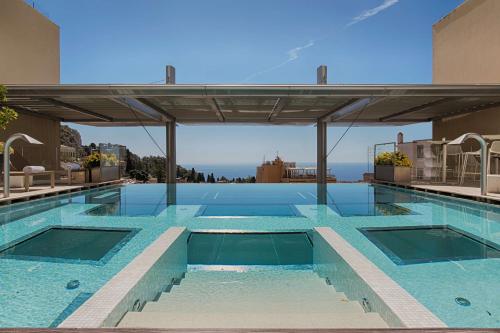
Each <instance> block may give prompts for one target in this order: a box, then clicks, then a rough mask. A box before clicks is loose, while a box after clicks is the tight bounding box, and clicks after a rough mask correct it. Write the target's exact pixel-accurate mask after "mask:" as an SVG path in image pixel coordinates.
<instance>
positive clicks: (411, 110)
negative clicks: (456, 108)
mask: <svg viewBox="0 0 500 333" xmlns="http://www.w3.org/2000/svg"><path fill="white" fill-rule="evenodd" d="M450 100H451V98H441V99H438V100H436V101H433V102H429V103H425V104H422V105H419V106H415V107H413V108H409V109H407V110H403V111H401V112H397V113H394V114H391V115H388V116H385V117H382V118H380V119H379V120H380V121H386V120H389V119H394V118H398V117H401V116H405V115H408V114H411V113H415V112H419V111H422V110H425V109H428V108H430V107H433V106H436V105H440V104H443V103H447V102H449V101H450Z"/></svg>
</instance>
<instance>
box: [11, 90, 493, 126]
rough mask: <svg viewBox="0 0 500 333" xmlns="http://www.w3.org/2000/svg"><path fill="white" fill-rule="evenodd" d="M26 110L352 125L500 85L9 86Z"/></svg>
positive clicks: (477, 99) (94, 117) (423, 114)
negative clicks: (322, 122)
mask: <svg viewBox="0 0 500 333" xmlns="http://www.w3.org/2000/svg"><path fill="white" fill-rule="evenodd" d="M7 89H8V94H9V99H8V102H7V105H9V106H11V107H13V108H15V109H16V110H18V111H19V112H21V113H28V114H37V115H42V116H45V117H50V118H53V119H57V120H60V121H64V122H74V123H80V124H86V125H94V126H136V125H141V124H143V125H164V124H165V122H169V121H177V123H180V124H186V125H189V124H193V125H196V124H225V123H226V124H260V125H264V124H267V125H312V124H315V123H317V122H318V121H324V122H327V123H328V124H329V125H337V126H345V125H349V124H351V123H354V125H355V126H370V125H376V126H380V125H406V124H413V123H421V122H428V121H432V120H439V119H444V118H448V117H456V116H460V115H463V114H468V113H472V112H477V111H481V110H485V109H489V108H494V107H499V106H500V85H192V84H187V85H184V84H175V85H96V84H88V85H10V86H7Z"/></svg>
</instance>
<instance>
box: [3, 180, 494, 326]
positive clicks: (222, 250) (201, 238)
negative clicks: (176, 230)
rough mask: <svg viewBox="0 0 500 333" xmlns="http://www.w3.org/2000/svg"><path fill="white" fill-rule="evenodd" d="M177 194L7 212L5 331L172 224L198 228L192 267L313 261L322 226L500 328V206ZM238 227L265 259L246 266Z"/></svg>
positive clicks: (358, 193)
mask: <svg viewBox="0 0 500 333" xmlns="http://www.w3.org/2000/svg"><path fill="white" fill-rule="evenodd" d="M176 189H177V191H176V204H175V205H168V202H169V200H168V194H167V193H168V191H167V188H166V185H165V184H150V185H126V186H115V187H108V188H101V189H98V190H91V191H87V192H80V193H75V194H71V195H64V196H58V197H53V198H47V199H42V200H38V201H32V202H28V203H22V204H15V205H11V206H8V207H3V208H1V209H0V221H1V223H2V224H1V232H0V282H1V286H0V293H1V296H0V326H1V327H26V326H31V327H50V326H52V327H54V326H57V325H58V324H59V323H61V322H62V321H63V320H64V319H65V318H67V317H68V315H70V314H71V313H72V312H73V311H74V310H75V309H77V308H78V307H79V306H80V305H81V304H83V303H84V302H85V301H86V300H87V299H89V297H91V296H92V295H93V294H94V293H96V292H97V291H98V290H99V289H100V288H101V287H102V286H103V285H104V284H105V283H106V282H107V281H109V280H110V279H111V278H112V277H113V276H114V275H115V274H117V273H118V272H119V271H120V270H121V269H123V268H124V267H125V266H126V265H127V264H128V263H129V262H131V261H132V260H133V258H135V257H136V256H137V255H139V254H140V253H141V252H143V251H144V249H145V248H146V247H147V246H148V245H149V244H151V243H152V242H153V241H155V240H156V239H157V238H158V237H159V236H160V235H161V234H163V233H164V232H165V231H166V230H167V229H168V228H170V227H173V226H185V227H187V228H188V229H189V230H190V231H192V232H193V233H192V234H191V235H190V242H191V244H192V245H191V246H190V253H189V261H190V264H192V265H204V264H206V263H207V262H210V263H215V264H217V265H222V266H227V265H232V264H235V263H238V264H240V265H241V264H248V265H269V266H272V265H275V264H281V265H283V264H287V263H289V264H291V265H309V264H310V263H311V253H310V251H311V246H312V244H311V243H310V242H309V240H310V239H309V236H308V232H309V231H311V230H312V229H313V228H314V227H318V226H323V227H329V228H332V229H333V230H335V231H336V232H337V233H338V234H339V235H341V236H342V237H343V238H344V239H345V240H346V241H347V242H349V243H350V244H351V245H352V246H353V247H355V248H356V249H357V250H358V251H359V252H361V253H362V254H363V255H364V256H365V257H366V258H368V259H369V260H370V261H371V262H373V263H374V264H375V265H376V266H377V267H378V268H379V269H381V270H382V271H383V272H384V273H386V274H387V275H388V276H389V277H390V278H392V279H393V280H394V281H395V282H396V283H398V284H399V285H400V286H401V287H403V288H404V289H405V290H406V291H407V292H408V293H410V294H411V295H412V296H413V297H414V298H416V299H417V300H418V301H419V302H420V303H421V304H423V305H424V306H425V307H427V308H428V309H429V310H430V311H432V312H433V313H434V314H435V315H436V316H437V317H439V319H441V320H442V321H443V322H445V323H446V324H447V325H449V326H451V327H500V303H499V300H500V255H499V254H500V208H499V207H495V206H491V205H486V204H480V203H475V202H471V201H466V200H460V199H451V198H446V197H442V196H437V195H430V194H423V193H418V192H415V191H410V190H403V189H395V188H389V187H384V186H372V185H367V184H329V185H328V203H327V205H317V193H316V185H315V184H241V185H237V184H179V185H177V187H176ZM207 232H208V234H207ZM209 232H212V234H210V233H209ZM213 232H223V234H213ZM234 232H238V233H241V232H247V234H246V235H245V236H244V239H245V243H244V244H243V245H245V246H246V245H248V249H252V248H254V245H255V244H258V246H259V247H261V248H262V249H263V251H264V250H265V251H264V252H265V253H267V254H266V255H265V256H263V257H262V258H260V259H259V258H257V259H258V260H257V259H256V260H257V261H255V262H245V251H247V250H246V249H247V248H245V246H243V247H241V248H242V250H241V251H242V252H241V253H234V252H231V249H233V248H234V247H233V246H232V245H231V244H235V243H238V244H240V245H241V244H242V241H241V240H239V238H238V237H240V236H238V234H232V233H234ZM263 232H269V233H268V234H265V233H263ZM271 232H272V233H271ZM285 232H286V233H285ZM252 244H253V245H252ZM290 249H293V251H292V250H290ZM297 249H299V250H297ZM300 249H301V250H300ZM294 251H295V252H294ZM264 252H263V253H264ZM464 299H465V300H466V301H467V302H464V301H463V300H464ZM27 312H29V313H30V315H29V316H27V315H26V313H27Z"/></svg>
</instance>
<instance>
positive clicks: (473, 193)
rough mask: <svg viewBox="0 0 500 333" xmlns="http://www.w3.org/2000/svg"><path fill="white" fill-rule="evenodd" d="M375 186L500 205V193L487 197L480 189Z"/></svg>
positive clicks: (380, 183) (396, 184)
mask: <svg viewBox="0 0 500 333" xmlns="http://www.w3.org/2000/svg"><path fill="white" fill-rule="evenodd" d="M373 184H379V185H388V186H395V187H402V188H407V189H411V190H418V191H423V192H430V193H435V194H442V195H448V196H451V197H459V198H464V199H470V200H476V201H481V202H487V203H492V204H500V193H492V192H488V194H487V195H481V191H480V189H479V187H468V186H454V185H423V184H411V183H390V182H384V181H376V180H375V181H373Z"/></svg>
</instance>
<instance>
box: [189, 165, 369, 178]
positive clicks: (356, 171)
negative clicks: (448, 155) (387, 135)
mask: <svg viewBox="0 0 500 333" xmlns="http://www.w3.org/2000/svg"><path fill="white" fill-rule="evenodd" d="M257 165H258V163H255V164H251V163H245V164H208V163H207V164H198V163H182V166H183V167H185V168H187V169H191V168H195V170H196V171H197V172H203V173H204V174H205V175H207V174H210V173H212V172H213V174H214V176H215V177H222V176H224V177H226V178H228V179H232V178H238V177H247V176H255V171H256V167H257ZM297 166H300V167H307V166H315V163H314V162H312V163H308V162H303V163H300V162H297ZM328 167H329V168H331V169H332V173H333V174H334V175H335V176H336V177H337V180H338V181H357V180H361V179H363V173H365V172H368V165H367V163H328ZM369 170H370V172H372V171H373V165H370V167H369Z"/></svg>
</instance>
